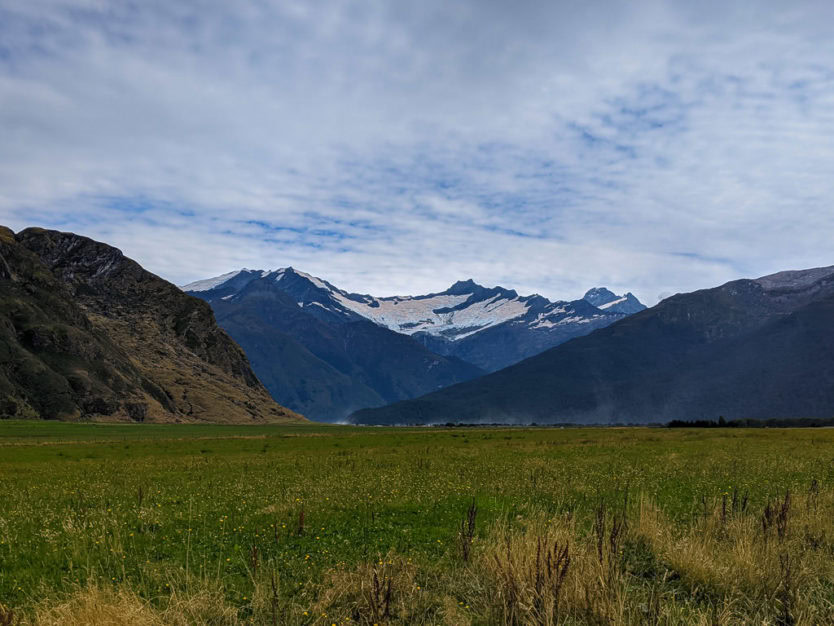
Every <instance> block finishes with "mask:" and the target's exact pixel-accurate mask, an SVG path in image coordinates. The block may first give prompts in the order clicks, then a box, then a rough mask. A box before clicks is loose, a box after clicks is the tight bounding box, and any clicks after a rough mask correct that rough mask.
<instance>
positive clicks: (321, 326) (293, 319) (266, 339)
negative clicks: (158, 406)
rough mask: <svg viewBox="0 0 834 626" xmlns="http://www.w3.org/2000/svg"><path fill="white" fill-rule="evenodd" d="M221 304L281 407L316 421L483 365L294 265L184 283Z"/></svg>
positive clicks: (229, 327)
mask: <svg viewBox="0 0 834 626" xmlns="http://www.w3.org/2000/svg"><path fill="white" fill-rule="evenodd" d="M183 289H184V290H186V291H187V292H188V293H191V294H194V295H197V296H199V297H201V298H203V299H204V300H206V301H207V302H208V303H209V304H211V306H212V308H213V309H214V312H215V315H216V317H217V320H218V323H219V324H220V325H221V326H222V327H223V328H224V329H225V330H226V331H227V332H228V333H229V334H230V335H231V336H232V337H233V338H234V339H235V340H236V341H237V342H238V343H239V344H240V345H241V346H242V347H243V349H244V350H245V351H246V353H247V355H248V356H249V359H250V361H251V362H252V366H253V368H254V370H255V372H257V374H258V377H259V378H260V379H261V380H262V381H263V383H264V385H265V386H266V388H267V389H268V390H269V392H270V393H271V394H272V396H273V398H275V399H277V400H278V401H279V402H281V403H282V404H284V405H286V406H288V407H290V408H292V409H294V410H297V411H301V412H303V413H304V414H305V415H307V416H309V417H312V418H314V419H318V420H324V421H338V420H342V419H344V418H345V417H347V416H348V415H349V414H350V413H352V412H353V411H355V410H357V409H360V408H364V407H369V406H381V405H384V404H388V403H391V402H396V401H398V400H402V399H406V398H413V397H416V396H419V395H422V394H424V393H428V392H429V391H433V390H436V389H439V388H441V387H444V386H447V385H450V384H454V383H457V382H461V381H465V380H469V379H472V378H475V377H477V376H480V375H481V374H483V371H482V370H480V369H479V368H477V367H475V366H474V365H471V364H469V363H466V362H463V361H461V360H459V359H457V358H454V357H445V356H441V355H438V354H435V353H434V352H432V351H430V350H429V349H428V348H426V347H425V346H424V345H423V344H421V343H419V342H417V341H415V340H414V339H412V338H411V337H409V336H407V335H404V334H401V333H397V332H394V331H392V330H390V329H388V328H386V327H384V326H380V325H378V324H376V323H374V322H372V321H370V320H368V319H367V318H365V317H363V316H362V315H360V314H359V313H357V312H356V311H354V310H353V308H357V307H358V306H359V304H358V302H357V300H354V299H352V298H364V296H353V295H352V294H345V293H344V292H341V291H339V290H337V289H336V288H335V287H333V286H332V285H330V284H329V283H325V282H324V281H321V280H319V279H316V278H313V277H312V276H309V275H307V274H304V273H302V272H298V271H296V270H294V269H292V268H286V269H282V270H277V271H274V272H267V271H260V270H245V269H244V270H241V271H239V272H232V273H230V274H226V275H225V276H222V277H218V278H216V279H209V280H206V281H198V282H197V283H192V284H190V285H186V286H184V287H183Z"/></svg>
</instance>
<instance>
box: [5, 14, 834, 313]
mask: <svg viewBox="0 0 834 626" xmlns="http://www.w3.org/2000/svg"><path fill="white" fill-rule="evenodd" d="M832 22H834V5H832V4H831V3H828V2H818V3H814V2H804V3H802V2H800V3H791V4H790V6H789V5H787V4H785V3H776V2H773V3H769V2H762V3H756V5H755V6H753V5H750V4H749V3H712V2H704V3H688V2H644V3H620V2H602V1H597V2H586V3H572V2H557V3H540V2H520V3H519V2H516V3H508V2H498V1H490V2H474V0H473V1H470V2H459V3H445V2H440V1H426V2H420V3H388V2H383V1H382V0H380V1H378V2H344V1H337V0H323V1H320V2H310V1H303V2H302V1H299V2H294V1H287V2H277V3H273V2H260V1H256V0H242V1H240V2H235V3H227V2H219V1H218V2H211V1H208V0H204V1H195V2H189V3H171V2H162V1H159V0H146V1H144V2H142V3H131V2H105V1H103V0H102V1H97V0H30V1H29V2H26V3H11V2H3V1H2V0H0V131H2V137H3V146H2V149H0V220H1V221H2V222H4V223H6V224H9V225H10V226H12V227H14V228H22V227H24V226H27V225H31V224H38V225H43V226H48V227H57V228H64V229H68V230H74V231H77V232H82V233H84V234H87V235H90V236H93V237H96V238H99V239H102V240H105V241H108V242H111V243H114V244H115V245H118V246H119V247H121V248H122V249H123V250H124V251H125V252H126V253H127V254H128V255H130V256H132V257H133V258H136V259H137V260H138V261H140V262H141V263H143V264H144V265H145V266H146V267H148V268H149V269H151V270H152V271H155V272H157V273H159V274H160V275H162V276H164V277H166V278H169V279H170V280H173V281H174V282H178V283H183V282H187V281H189V280H193V279H197V278H203V277H206V276H211V275H216V274H220V273H223V272H226V271H229V270H230V269H234V268H238V267H242V266H247V267H263V268H273V267H277V266H285V265H294V266H296V267H299V268H302V269H304V270H305V271H308V272H311V273H314V274H317V275H320V276H322V277H324V278H326V279H328V280H330V281H331V282H333V283H334V284H337V285H339V286H341V287H344V288H348V289H351V290H355V291H361V292H372V293H375V294H379V295H385V294H391V293H419V292H426V291H437V290H439V289H443V288H445V287H446V286H447V285H448V284H450V283H451V282H453V281H454V280H457V279H461V278H466V277H470V276H471V277H473V278H475V279H477V280H479V281H480V282H483V283H486V284H502V285H504V286H507V287H513V288H516V289H518V290H519V291H520V292H522V293H524V292H539V293H542V294H544V295H547V296H549V297H554V298H555V297H578V296H579V295H581V293H582V292H584V290H585V289H586V288H588V287H590V286H593V285H598V284H606V285H608V286H609V287H611V288H614V289H615V290H618V291H621V290H631V291H634V292H635V293H636V294H637V295H638V296H639V297H641V299H644V300H646V301H647V302H649V303H653V302H654V301H656V298H657V296H656V294H658V293H673V292H677V291H686V290H691V289H694V288H700V287H706V286H712V285H714V284H717V283H720V282H723V281H725V280H730V279H733V278H737V277H740V276H755V275H761V274H764V273H769V272H772V271H777V270H780V269H786V268H799V267H809V266H814V265H829V264H831V263H834V259H832V257H831V253H830V243H829V242H830V238H831V234H832V231H834V211H832V205H831V200H830V198H832V197H834V193H832V192H834V166H832V163H834V113H832V111H834V106H832V105H834V71H832V70H831V69H830V68H832V67H834V42H832V40H831V38H830V36H829V33H828V32H827V30H828V27H827V25H828V24H831V23H832Z"/></svg>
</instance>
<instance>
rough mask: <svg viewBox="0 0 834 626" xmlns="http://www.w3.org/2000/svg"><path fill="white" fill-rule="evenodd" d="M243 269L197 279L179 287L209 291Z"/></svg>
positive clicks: (188, 289) (186, 289)
mask: <svg viewBox="0 0 834 626" xmlns="http://www.w3.org/2000/svg"><path fill="white" fill-rule="evenodd" d="M245 271H246V268H244V269H242V270H237V271H236V272H229V273H228V274H221V275H220V276H215V277H214V278H206V279H205V280H197V281H194V282H193V283H188V284H187V285H183V286H182V287H180V289H182V290H183V291H209V290H210V289H214V288H215V287H218V286H220V285H222V284H223V283H225V282H228V281H230V280H231V279H232V278H234V277H235V276H237V275H238V274H240V273H241V272H245Z"/></svg>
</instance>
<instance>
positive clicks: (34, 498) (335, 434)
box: [0, 421, 834, 626]
mask: <svg viewBox="0 0 834 626" xmlns="http://www.w3.org/2000/svg"><path fill="white" fill-rule="evenodd" d="M832 485H834V430H832V429H754V430H753V429H751V430H746V429H680V430H678V429H664V428H609V429H603V428H566V429H559V428H408V429H393V428H357V427H342V426H324V425H312V424H305V425H292V426H251V427H235V426H196V425H194V426H192V425H150V424H148V425H105V424H64V423H55V422H20V421H0V625H2V626H10V625H15V626H17V625H26V624H33V625H34V624H38V625H40V624H56V625H70V624H81V623H90V624H92V623H96V624H114V625H115V624H142V625H144V624H148V625H155V624H177V625H183V626H184V625H186V624H218V625H226V624H228V625H237V624H273V625H277V624H294V625H295V624H299V625H300V624H344V623H361V624H382V623H398V624H647V623H648V624H693V623H694V624H697V623H702V624H738V623H750V624H753V623H755V624H780V625H787V624H820V623H834V522H832V520H834V489H832Z"/></svg>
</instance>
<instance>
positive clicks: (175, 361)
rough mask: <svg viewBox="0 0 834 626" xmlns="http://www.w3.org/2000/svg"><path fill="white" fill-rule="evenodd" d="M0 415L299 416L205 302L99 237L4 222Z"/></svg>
mask: <svg viewBox="0 0 834 626" xmlns="http://www.w3.org/2000/svg"><path fill="white" fill-rule="evenodd" d="M0 417H5V418H10V417H14V418H47V419H70V420H71V419H82V418H85V419H86V418H97V419H111V420H133V421H137V422H142V421H155V422H170V421H207V422H236V423H241V422H253V421H258V422H265V421H282V420H296V419H301V418H300V416H298V415H296V414H295V413H293V412H291V411H288V410H286V409H284V408H283V407H280V406H278V405H277V404H275V402H274V401H273V400H272V399H271V398H270V397H269V394H268V393H267V391H266V389H264V387H263V386H262V385H261V383H260V382H259V381H258V379H257V377H256V376H255V374H254V372H253V371H252V368H251V367H250V365H249V362H248V361H247V359H246V356H245V355H244V353H243V351H242V350H241V349H240V347H239V346H237V345H236V344H235V343H234V342H233V341H232V340H231V339H230V338H229V337H228V335H227V334H226V333H225V332H223V331H222V330H221V329H220V328H219V327H218V326H217V324H216V322H215V319H214V316H213V314H212V311H211V308H210V307H209V306H208V305H207V304H206V303H204V302H202V301H201V300H199V299H197V298H193V297H191V296H188V295H186V294H184V293H182V292H181V291H180V290H179V289H178V288H177V287H176V286H174V285H172V284H171V283H168V282H166V281H164V280H162V279H161V278H159V277H157V276H155V275H153V274H151V273H150V272H147V271H145V270H144V269H142V267H140V266H139V265H138V264H137V263H136V262H134V261H132V260H130V259H128V258H126V257H125V256H124V255H123V254H122V253H121V252H120V251H119V250H117V249H116V248H113V247H111V246H108V245H106V244H103V243H99V242H96V241H93V240H92V239H88V238H86V237H80V236H78V235H75V234H72V233H61V232H56V231H49V230H43V229H39V228H29V229H26V230H24V231H22V232H20V233H18V234H15V233H13V232H12V231H11V230H9V229H8V228H5V227H0Z"/></svg>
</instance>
